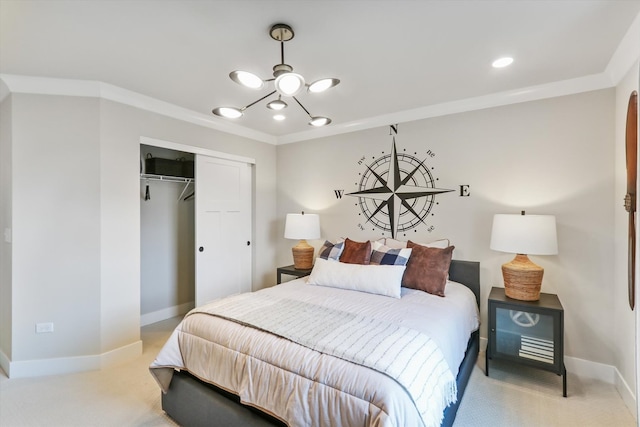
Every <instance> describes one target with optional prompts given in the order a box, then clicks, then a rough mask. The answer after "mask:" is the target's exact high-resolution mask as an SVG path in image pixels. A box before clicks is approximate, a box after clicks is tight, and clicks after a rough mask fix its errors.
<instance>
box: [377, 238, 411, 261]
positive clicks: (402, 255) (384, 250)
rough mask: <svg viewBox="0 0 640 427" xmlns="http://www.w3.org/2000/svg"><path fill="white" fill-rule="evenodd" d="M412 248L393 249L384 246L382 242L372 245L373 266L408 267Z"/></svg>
mask: <svg viewBox="0 0 640 427" xmlns="http://www.w3.org/2000/svg"><path fill="white" fill-rule="evenodd" d="M410 255H411V248H397V249H393V248H390V247H388V246H385V245H383V244H382V243H380V242H372V243H371V260H370V261H369V264H372V265H407V261H409V256H410Z"/></svg>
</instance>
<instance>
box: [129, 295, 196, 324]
mask: <svg viewBox="0 0 640 427" xmlns="http://www.w3.org/2000/svg"><path fill="white" fill-rule="evenodd" d="M193 307H195V303H194V301H190V302H185V303H184V304H180V305H174V306H173V307H167V308H163V309H162V310H158V311H152V312H151V313H145V314H142V315H141V316H140V326H147V325H150V324H152V323H156V322H161V321H163V320H167V319H171V318H172V317H176V316H182V315H184V314H187V313H188V312H189V310H191V309H192V308H193Z"/></svg>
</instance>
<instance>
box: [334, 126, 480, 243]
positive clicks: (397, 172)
mask: <svg viewBox="0 0 640 427" xmlns="http://www.w3.org/2000/svg"><path fill="white" fill-rule="evenodd" d="M389 135H390V137H391V138H390V151H389V152H382V153H381V154H380V155H377V156H375V155H374V156H371V157H368V156H362V157H361V158H360V159H359V160H358V166H359V167H360V168H363V170H361V172H360V173H359V180H358V182H356V183H355V185H356V188H357V189H356V191H353V192H348V193H345V190H334V192H335V195H336V197H337V198H340V199H341V198H342V197H343V196H350V197H355V198H356V199H357V203H356V206H358V207H359V210H360V212H359V214H358V215H359V216H361V220H360V222H359V224H358V227H359V228H360V229H361V230H366V229H367V227H368V226H371V227H372V231H376V229H377V230H379V231H380V232H382V235H384V236H391V237H393V238H395V237H396V236H400V235H403V236H406V232H407V231H409V230H412V229H416V228H418V227H422V226H424V227H426V229H427V231H428V232H432V231H433V230H434V229H435V226H434V225H433V224H431V223H430V221H429V219H430V217H431V216H433V215H434V212H433V211H434V206H435V205H438V204H439V200H440V198H441V197H443V195H444V194H445V193H457V194H458V196H460V197H469V196H470V195H471V192H470V186H469V185H459V186H457V187H454V188H442V187H440V185H439V183H438V178H437V177H436V176H435V171H434V167H432V166H430V162H431V161H433V159H434V158H435V156H436V153H435V152H433V151H432V150H427V151H426V153H424V154H420V153H418V152H415V151H414V152H413V153H408V152H407V150H406V149H402V150H398V148H397V144H396V138H398V139H399V126H398V125H397V124H395V125H391V126H389ZM367 159H371V160H367Z"/></svg>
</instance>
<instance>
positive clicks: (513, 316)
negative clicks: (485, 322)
mask: <svg viewBox="0 0 640 427" xmlns="http://www.w3.org/2000/svg"><path fill="white" fill-rule="evenodd" d="M488 310H489V337H488V343H487V352H486V371H485V374H486V375H487V376H488V375H489V360H490V359H494V358H495V359H504V360H509V361H511V362H516V363H521V364H523V365H528V366H532V367H535V368H539V369H544V370H547V371H551V372H555V373H556V374H558V375H562V395H563V396H564V397H567V370H566V368H565V366H564V309H563V308H562V304H561V303H560V300H559V299H558V296H557V295H553V294H545V293H541V294H540V300H538V301H519V300H516V299H512V298H509V297H507V296H506V295H505V294H504V288H495V287H494V288H491V293H490V294H489V308H488Z"/></svg>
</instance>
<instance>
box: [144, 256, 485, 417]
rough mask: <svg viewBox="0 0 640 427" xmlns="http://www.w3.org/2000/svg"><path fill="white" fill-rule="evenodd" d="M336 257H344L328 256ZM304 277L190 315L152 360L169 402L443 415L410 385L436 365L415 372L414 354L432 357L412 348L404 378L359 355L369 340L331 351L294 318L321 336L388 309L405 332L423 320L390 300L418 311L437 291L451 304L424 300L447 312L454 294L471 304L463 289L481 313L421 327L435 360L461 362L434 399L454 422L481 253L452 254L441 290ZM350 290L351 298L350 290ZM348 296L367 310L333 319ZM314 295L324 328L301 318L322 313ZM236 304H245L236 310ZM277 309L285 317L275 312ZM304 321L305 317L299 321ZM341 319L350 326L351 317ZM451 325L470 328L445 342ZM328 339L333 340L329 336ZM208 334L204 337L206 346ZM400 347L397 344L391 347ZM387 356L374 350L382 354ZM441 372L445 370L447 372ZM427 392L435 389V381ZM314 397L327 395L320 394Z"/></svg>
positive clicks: (210, 410) (203, 407) (209, 412)
mask: <svg viewBox="0 0 640 427" xmlns="http://www.w3.org/2000/svg"><path fill="white" fill-rule="evenodd" d="M338 264H340V263H335V264H331V265H338ZM308 281H309V278H308V277H307V278H300V279H296V280H293V281H291V282H287V283H285V284H282V285H278V286H275V287H273V288H269V289H268V290H262V291H258V292H253V293H252V294H258V295H257V297H258V299H257V300H255V301H254V300H253V299H246V300H245V299H244V297H243V296H242V295H240V296H236V297H232V298H230V299H225V300H223V301H226V300H229V303H228V304H227V305H225V303H221V302H220V301H218V302H215V303H213V305H212V306H211V307H209V305H205V306H204V307H202V308H197V309H195V310H194V311H193V312H191V313H190V314H189V315H187V316H186V317H185V319H184V320H183V322H182V323H181V324H180V325H179V326H178V327H177V328H176V330H175V331H174V332H173V334H172V336H171V338H169V340H168V341H167V344H165V346H164V347H163V349H162V350H161V351H160V353H159V354H158V357H157V358H156V360H155V361H154V362H153V364H152V365H151V367H150V370H151V373H152V375H153V376H154V377H155V379H156V381H157V382H158V384H159V385H160V387H161V389H162V408H163V410H164V411H165V412H166V413H167V414H168V415H169V416H170V417H171V418H172V419H174V420H175V421H176V422H178V423H179V424H180V425H183V426H198V425H220V426H228V427H232V426H248V425H251V426H253V425H255V426H262V425H264V426H272V425H296V426H297V425H371V426H373V425H379V426H403V425H437V424H434V420H435V419H436V418H434V416H433V415H425V414H426V411H425V414H423V413H422V412H420V410H417V409H416V407H417V406H418V405H417V403H416V402H418V401H419V399H421V398H422V395H423V394H424V388H423V389H422V392H420V391H419V390H420V389H418V392H417V393H415V394H412V393H413V391H412V387H413V388H414V389H415V386H414V384H413V383H414V382H416V381H415V379H417V378H422V375H423V374H422V372H423V371H422V369H424V370H425V372H426V369H429V370H430V369H432V368H423V367H422V366H423V365H420V366H419V367H416V368H415V372H414V371H412V370H413V369H414V367H413V366H412V365H410V363H414V364H415V361H416V360H420V361H422V360H426V358H422V357H414V358H408V359H407V360H408V361H407V360H404V361H403V362H402V363H404V364H406V367H405V368H403V369H402V371H403V374H401V375H404V371H405V370H407V371H411V375H410V378H412V379H414V380H412V381H409V382H406V380H402V379H398V378H396V377H393V375H392V374H390V373H389V372H387V371H384V372H382V373H381V372H379V371H376V370H375V368H376V367H372V366H370V365H366V363H365V364H364V365H360V359H358V358H367V359H372V358H373V355H374V354H375V350H370V349H368V348H366V347H363V349H364V350H363V349H360V350H358V351H355V350H354V351H353V353H358V354H357V355H356V356H353V355H352V354H351V353H350V352H351V350H349V349H347V350H345V349H340V351H341V353H340V354H337V353H336V352H337V350H335V351H334V352H333V353H332V351H325V350H324V347H322V348H317V346H316V344H315V342H314V343H311V344H310V343H309V342H307V341H304V339H305V338H299V339H300V340H301V342H298V341H296V340H297V339H298V338H297V335H295V334H298V332H289V329H291V328H290V327H289V325H295V324H298V323H300V324H301V325H302V327H303V328H307V329H309V331H307V333H308V334H311V335H313V336H317V335H318V334H321V335H322V336H323V337H325V336H327V335H332V334H333V335H335V334H340V333H342V334H344V333H346V332H338V331H339V329H340V327H341V326H342V324H341V322H342V323H344V324H346V322H364V321H367V322H373V321H374V320H372V319H374V317H373V314H372V313H373V312H375V313H376V315H377V313H379V312H382V313H383V314H382V318H383V320H385V321H386V320H389V321H390V322H391V323H394V324H396V325H397V324H400V325H402V327H401V328H400V329H401V330H403V331H405V332H406V331H407V330H410V331H413V330H414V329H415V330H420V329H421V328H422V326H421V325H422V324H421V323H420V324H419V323H416V318H415V317H414V318H412V319H411V318H410V319H409V320H406V319H404V318H396V317H394V316H396V314H394V313H395V311H394V310H396V311H397V308H389V311H388V312H387V311H385V310H387V307H401V306H399V305H398V304H400V302H401V301H406V303H407V304H410V305H408V306H406V307H409V308H406V307H403V308H401V310H400V311H405V312H414V313H413V314H420V313H418V312H419V311H420V310H422V307H421V306H420V304H422V301H423V300H424V301H426V300H432V301H436V302H437V303H444V302H447V303H448V304H450V305H449V306H446V305H445V306H443V308H434V309H431V308H430V309H429V310H428V311H429V312H430V313H434V314H433V315H432V316H444V313H445V312H450V311H453V309H452V308H451V307H452V305H451V304H453V305H459V304H462V305H464V304H467V305H468V302H465V303H464V304H463V303H458V302H455V304H454V301H457V300H456V298H458V297H457V295H460V296H461V300H466V301H468V300H472V305H473V311H474V312H475V321H474V320H473V319H471V320H464V321H461V322H460V323H461V324H463V325H462V326H461V325H460V324H457V326H455V329H457V330H458V331H454V332H446V333H445V332H442V331H440V330H441V329H442V328H441V326H439V325H438V326H435V327H434V325H437V323H438V321H437V320H433V319H436V317H432V320H430V321H425V322H423V323H428V324H429V325H430V326H429V327H431V328H432V332H433V334H434V335H435V338H434V339H433V340H431V338H429V337H427V338H423V337H422V334H421V335H420V338H421V339H426V340H428V341H427V343H428V344H431V341H434V342H435V344H436V345H435V347H436V348H437V350H436V351H433V350H428V349H429V348H430V347H428V346H426V347H425V348H426V349H427V350H428V351H432V353H434V354H442V357H441V358H440V359H439V361H437V362H436V363H437V364H438V366H449V367H451V366H450V365H452V364H454V363H455V366H453V367H452V368H451V369H450V371H451V375H452V379H453V381H454V382H455V386H454V389H453V398H451V397H449V398H448V399H445V398H443V397H438V398H437V399H435V400H437V401H438V402H440V401H441V400H443V399H445V400H446V402H445V404H444V405H443V407H442V408H440V409H439V410H438V411H437V412H438V413H437V415H436V417H437V420H438V421H437V422H438V423H440V425H442V426H451V425H452V424H453V421H454V419H455V414H456V412H457V409H458V406H459V404H460V401H461V398H462V395H463V393H464V390H465V387H466V385H467V382H468V380H469V376H470V375H471V372H472V369H473V366H474V365H475V362H476V359H477V356H478V350H479V332H478V326H479V316H478V311H479V301H480V283H479V263H477V262H472V261H460V260H451V262H450V265H449V268H448V281H447V285H446V296H445V297H444V298H442V297H437V296H434V295H429V294H426V293H424V292H420V291H415V290H413V289H405V288H404V287H403V288H402V295H401V298H389V297H386V296H383V297H381V296H379V295H375V294H368V293H363V292H357V291H353V290H347V289H335V288H331V287H325V286H316V285H313V284H309V283H308ZM469 290H470V291H469ZM354 295H355V298H352V296H354ZM283 296H284V297H283ZM351 299H355V300H358V301H357V303H358V304H360V303H362V304H361V305H362V306H363V311H361V312H358V313H357V314H355V315H350V314H345V315H346V316H351V317H348V318H346V320H344V319H341V320H336V323H335V324H331V320H330V319H336V316H339V315H341V313H347V312H348V310H347V309H346V308H347V307H348V308H350V306H351V305H352V302H351ZM311 303H313V304H311ZM316 303H317V304H319V305H320V306H322V307H324V308H323V309H322V310H324V311H327V317H326V318H323V321H322V322H316V323H320V324H322V325H326V327H324V329H321V328H320V329H318V328H319V326H315V328H316V329H313V328H314V325H313V324H310V325H306V324H305V323H304V321H302V320H299V321H298V319H302V314H301V313H304V312H307V311H310V310H311V311H312V312H313V313H312V314H313V316H322V313H319V312H318V313H316V312H315V311H314V310H316V311H317V310H319V308H318V307H316ZM354 304H355V303H354ZM343 308H345V309H344V310H343ZM220 310H222V311H220ZM224 310H227V311H224ZM290 310H293V311H290ZM296 310H297V311H296ZM332 310H333V311H332ZM230 312H233V313H240V314H238V317H237V318H233V316H232V315H230V314H229V313H230ZM273 313H277V314H278V315H279V316H284V317H281V318H277V319H275V320H273V319H271V317H272V315H273ZM292 313H293V314H292ZM390 313H391V314H390ZM403 315H404V314H403ZM243 316H245V317H243ZM287 316H288V317H287ZM292 316H293V317H292ZM256 317H259V318H260V319H262V317H266V318H267V320H266V322H267V323H269V322H272V323H274V322H275V324H277V325H280V326H281V327H282V325H285V326H286V327H285V330H276V331H275V332H274V331H271V332H269V331H268V328H267V326H264V324H263V323H260V322H262V321H265V320H254V318H256ZM276 317H277V316H276ZM321 318H322V317H321ZM447 322H448V321H447ZM311 323H313V322H311ZM451 323H453V322H451ZM349 325H351V324H349ZM298 326H300V325H296V327H298ZM405 326H406V327H405ZM425 327H427V326H425ZM345 328H346V329H347V330H349V329H351V328H353V326H346V327H345ZM382 329H384V325H381V329H380V330H376V332H375V333H372V334H373V335H375V336H376V337H378V338H376V339H379V340H391V339H396V338H395V335H390V336H384V334H382V333H381V332H380V331H381V330H382ZM212 330H214V332H212ZM290 333H293V334H294V335H295V337H294V338H291V336H289V335H288V334H290ZM394 333H396V332H394ZM448 334H462V335H464V336H466V338H464V341H462V342H460V340H459V339H458V342H457V343H456V344H451V343H447V342H446V341H447V340H448V338H447V339H445V338H444V335H448ZM302 335H304V334H302ZM438 335H439V336H438ZM354 336H355V338H354V340H359V338H357V337H359V336H360V334H354ZM323 339H324V338H323ZM327 340H329V341H330V340H331V338H327ZM325 341H326V340H325ZM203 342H204V343H205V344H204V346H202V348H201V346H200V345H201V343H203ZM411 342H412V343H413V342H414V340H413V339H412V341H411ZM363 345H364V344H363ZM366 345H370V344H366ZM314 346H316V348H313V347H314ZM396 347H398V346H394V347H393V348H394V349H395V348H396ZM421 348H422V347H421ZM385 351H386V350H385ZM412 351H413V350H412ZM415 351H416V352H415V353H412V354H417V355H420V354H421V353H419V352H418V350H415ZM438 352H439V353H438ZM399 354H400V353H399ZM454 354H455V355H454ZM353 357H355V359H354V358H353ZM382 357H383V356H379V357H378V356H376V358H377V360H378V361H380V360H382ZM389 357H391V359H392V360H393V362H390V364H389V368H388V369H389V370H390V371H393V370H394V369H396V368H395V367H394V364H397V363H398V361H399V360H401V359H402V357H403V356H401V355H400V356H399V355H394V356H389ZM356 359H357V360H356ZM436 359H437V358H436ZM452 360H455V362H452ZM443 361H444V362H445V363H443ZM363 363H364V362H363ZM376 363H378V362H376ZM403 366H404V365H403ZM407 367H408V368H407ZM426 375H427V376H426V377H425V378H427V377H428V378H429V379H430V380H431V377H434V376H436V375H429V374H428V373H427V374H426ZM440 377H446V376H445V375H444V374H441V375H440ZM403 381H404V382H403ZM443 381H444V382H446V380H443ZM418 383H419V384H418V387H420V386H422V387H424V386H423V385H422V383H423V381H422V380H420V381H418ZM424 383H426V380H425V381H424ZM449 388H450V386H449ZM445 389H446V387H445ZM429 390H431V389H429ZM433 390H436V387H433ZM438 390H439V389H438ZM429 393H430V394H434V393H435V394H436V395H437V393H439V391H438V392H432V391H430V392H429ZM449 393H451V390H449ZM418 395H420V396H418ZM414 397H415V399H414ZM318 401H320V402H322V403H321V404H317V402H318ZM420 407H422V405H421V406H420Z"/></svg>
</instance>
